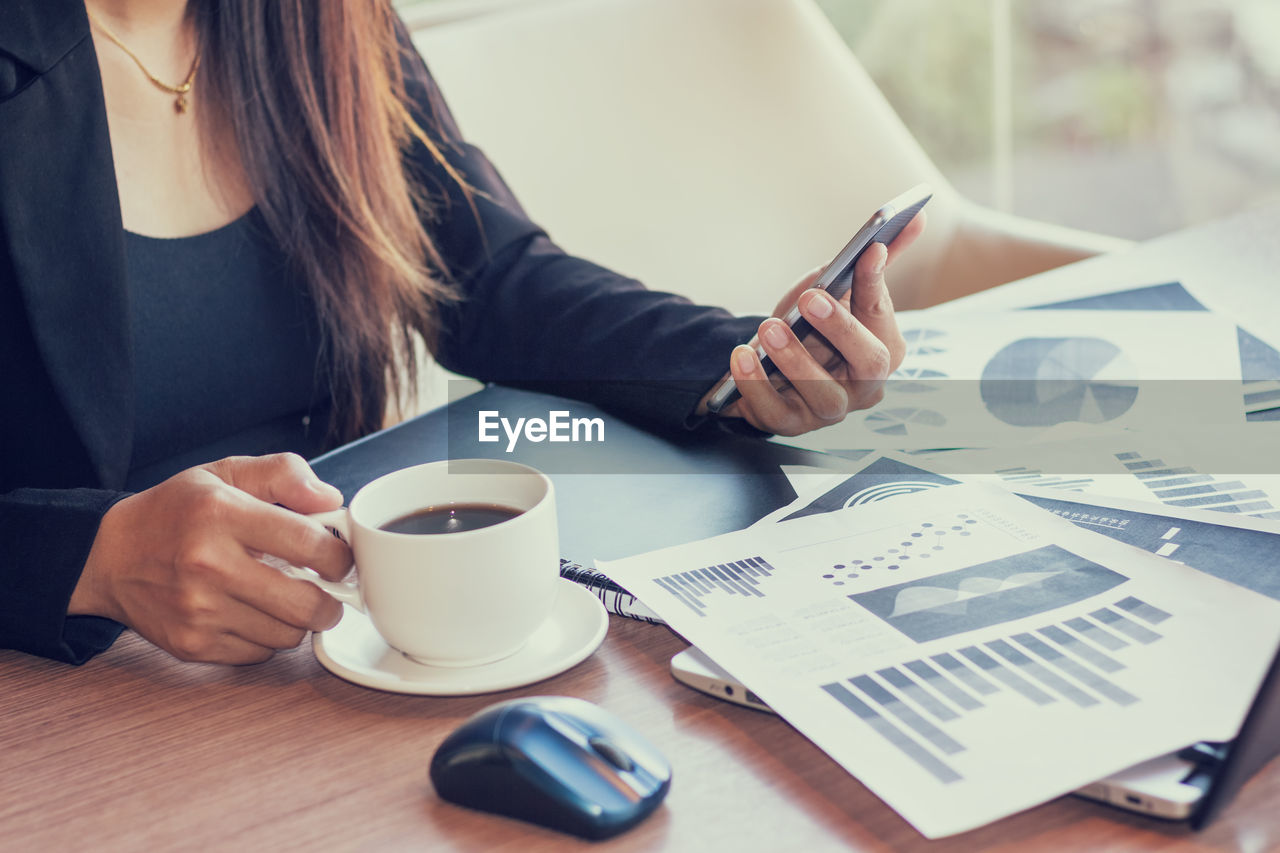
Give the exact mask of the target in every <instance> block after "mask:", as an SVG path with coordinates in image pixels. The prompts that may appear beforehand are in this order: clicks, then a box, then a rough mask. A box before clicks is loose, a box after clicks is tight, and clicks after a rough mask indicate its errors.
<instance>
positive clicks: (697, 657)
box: [671, 646, 773, 713]
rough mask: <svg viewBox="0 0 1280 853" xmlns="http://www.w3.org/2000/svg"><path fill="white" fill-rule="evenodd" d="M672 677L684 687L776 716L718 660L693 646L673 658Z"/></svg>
mask: <svg viewBox="0 0 1280 853" xmlns="http://www.w3.org/2000/svg"><path fill="white" fill-rule="evenodd" d="M671 675H672V676H673V677H674V678H675V680H676V681H679V682H680V683H681V684H684V685H687V686H689V687H692V688H693V689H694V690H697V691H698V692H700V693H706V694H707V695H708V696H714V697H715V698H717V699H724V700H726V701H728V702H733V703H734V704H735V705H743V706H745V707H747V708H755V709H756V710H757V711H768V712H769V713H773V709H772V708H770V707H769V706H768V705H766V704H765V703H764V702H762V701H761V699H760V697H759V696H757V695H756V694H754V693H752V692H751V691H750V690H748V689H747V688H746V687H744V686H743V685H742V683H741V682H739V681H738V680H737V679H735V678H734V677H733V676H732V675H730V674H729V673H727V672H725V671H724V670H723V669H721V668H720V667H719V666H717V665H716V662H715V661H713V660H712V659H711V658H709V657H707V656H706V655H705V654H703V653H702V651H701V650H700V649H698V648H697V647H696V646H690V647H689V648H687V649H685V650H684V651H682V652H680V653H679V654H677V655H676V656H675V657H673V658H672V659H671Z"/></svg>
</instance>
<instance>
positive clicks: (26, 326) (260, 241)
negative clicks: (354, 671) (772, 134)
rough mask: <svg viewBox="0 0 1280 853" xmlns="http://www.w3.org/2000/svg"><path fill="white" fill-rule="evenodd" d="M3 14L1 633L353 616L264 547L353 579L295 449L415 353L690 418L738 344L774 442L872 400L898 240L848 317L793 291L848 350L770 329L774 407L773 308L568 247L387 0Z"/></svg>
mask: <svg viewBox="0 0 1280 853" xmlns="http://www.w3.org/2000/svg"><path fill="white" fill-rule="evenodd" d="M5 16H6V18H5V21H4V25H3V27H0V364H3V365H5V369H4V372H3V374H2V375H0V393H2V394H3V399H4V401H5V403H4V405H5V414H4V418H3V423H2V425H0V455H2V459H3V466H2V467H0V582H2V583H3V584H4V587H5V589H6V596H5V599H4V604H3V605H0V606H2V607H3V608H4V610H3V616H2V617H0V644H2V645H5V646H7V647H10V648H17V649H22V650H24V651H28V652H31V653H34V654H40V655H45V656H49V657H54V658H58V659H61V660H67V661H72V662H80V661H83V660H85V659H87V658H88V657H89V656H91V655H92V654H94V653H96V652H98V651H101V650H102V649H104V648H106V647H107V646H108V645H110V643H111V642H112V641H113V640H114V638H115V636H116V635H117V634H118V633H119V631H120V629H121V626H128V627H131V628H133V629H134V630H136V631H138V632H139V633H140V634H142V635H143V636H144V637H146V638H147V639H149V640H150V641H152V642H154V643H156V644H157V645H159V646H161V647H162V648H164V649H166V650H168V651H170V652H171V653H173V654H175V655H177V656H178V657H181V658H183V659H187V660H205V661H219V662H226V663H247V662H253V661H260V660H264V659H266V658H267V657H269V656H270V655H271V654H272V653H273V652H274V650H277V649H285V648H291V647H293V646H296V645H297V644H298V643H299V642H300V641H301V640H302V638H303V637H304V636H305V633H306V631H308V630H324V629H326V628H329V627H331V626H332V625H334V624H335V623H336V622H337V620H338V618H339V616H340V608H339V606H338V605H337V604H336V603H335V602H334V601H333V600H332V599H330V598H329V597H328V596H326V595H325V594H324V593H321V592H320V591H319V590H318V589H316V588H315V587H314V586H313V585H311V584H308V583H305V582H302V581H298V580H293V579H290V578H287V577H285V576H283V575H282V574H280V573H278V572H275V571H274V570H272V569H269V568H267V567H266V566H264V565H263V564H262V563H260V562H259V561H258V560H256V559H255V555H256V554H258V553H271V554H275V555H277V556H279V557H282V558H284V559H287V560H290V561H292V562H294V563H296V564H299V565H307V566H311V567H313V568H315V569H316V571H318V572H319V573H320V574H321V575H324V576H325V577H329V578H338V577H340V576H341V575H342V574H344V573H345V571H346V570H347V568H348V566H349V563H350V554H349V552H348V551H347V549H346V547H345V546H344V545H343V544H342V543H340V542H338V541H337V540H335V539H334V538H333V537H331V536H329V535H327V534H326V533H325V532H324V531H323V530H322V529H321V528H320V527H319V526H318V525H316V524H315V523H314V522H312V521H310V520H308V519H306V518H304V517H303V515H302V513H310V512H317V511H321V510H326V509H332V508H335V507H337V506H339V505H340V502H341V496H340V495H339V494H338V493H337V491H336V490H334V489H333V488H331V487H329V486H327V485H325V484H324V483H321V482H319V480H318V479H317V478H316V477H315V476H314V475H313V474H312V472H311V470H310V468H309V467H308V466H307V465H306V463H305V462H303V461H302V457H304V456H310V455H314V454H315V453H318V452H320V451H321V450H323V449H325V448H327V447H329V446H332V445H333V444H336V443H338V442H340V441H343V440H347V439H350V438H353V437H356V436H358V435H360V434H363V433H366V432H368V431H370V430H372V429H375V428H377V427H378V426H380V425H381V423H382V419H383V414H384V411H385V410H386V408H387V407H388V404H389V403H394V402H396V401H397V400H398V395H397V394H396V393H395V392H394V389H399V388H403V387H408V386H411V385H412V380H413V369H414V363H415V360H414V358H413V353H414V349H415V346H416V345H417V342H419V341H421V342H424V343H425V344H426V346H427V347H428V348H429V349H430V351H431V352H432V354H433V355H434V356H435V358H436V359H437V360H439V361H440V362H441V363H442V364H444V365H445V366H446V367H449V368H451V369H453V370H456V371H459V372H462V373H466V374H469V375H472V376H476V377H478V378H481V379H484V380H494V381H501V382H506V383H509V384H514V385H519V386H523V387H529V388H536V389H542V390H547V391H552V392H555V391H560V392H561V393H571V391H572V389H582V388H589V389H590V391H589V394H588V396H590V398H591V400H592V402H595V403H597V404H599V405H601V406H604V407H606V408H609V409H611V410H612V411H615V412H618V413H620V414H623V415H626V416H628V417H631V418H633V419H640V420H645V421H647V422H650V423H652V424H655V425H667V426H676V425H681V424H683V425H685V426H689V427H692V426H696V425H697V424H698V422H699V421H701V420H703V419H704V412H705V408H704V407H703V405H702V401H701V398H702V396H703V395H704V394H705V393H706V391H707V389H708V388H709V386H710V385H711V384H712V383H713V382H714V380H715V379H717V378H718V376H719V375H720V374H721V373H723V371H724V370H725V367H726V365H725V362H726V354H729V353H730V352H732V356H731V358H729V359H728V362H729V367H730V369H731V370H732V371H733V374H734V376H735V378H736V379H737V381H738V383H739V385H740V386H741V387H742V389H743V398H742V399H741V400H739V401H738V402H737V403H735V404H734V406H733V407H731V408H730V409H729V410H727V411H726V413H725V414H724V416H723V417H725V418H733V419H739V421H740V422H744V423H746V424H748V425H750V426H751V427H754V428H756V429H759V430H764V431H770V432H780V433H786V434H795V433H798V432H803V431H805V430H808V429H813V428H815V427H818V426H821V425H825V424H828V423H832V422H834V421H836V420H839V419H840V418H841V417H843V415H844V414H845V412H846V411H848V410H850V409H853V408H857V407H865V406H868V405H872V404H874V402H875V401H876V399H877V395H878V390H877V388H878V385H879V382H880V381H881V380H883V378H884V377H885V376H886V375H887V374H888V373H889V372H891V371H892V370H893V369H894V368H895V367H896V365H897V364H898V362H899V361H900V360H901V356H902V351H903V344H902V339H901V336H900V335H899V334H898V330H897V326H896V324H895V322H894V319H893V310H892V305H891V303H890V301H889V297H888V293H887V290H886V289H885V285H884V280H883V276H882V270H883V267H884V264H885V263H886V261H887V256H888V253H886V252H885V251H884V250H883V249H882V248H880V249H878V250H877V251H873V252H869V253H868V254H867V256H866V257H865V258H864V260H863V262H862V264H861V266H860V267H859V272H858V282H857V284H856V286H855V290H854V302H853V304H854V306H855V308H854V310H853V312H852V313H850V310H849V305H848V304H847V301H846V304H838V303H835V302H833V301H832V300H831V299H830V298H829V297H827V296H826V295H825V294H823V293H819V292H816V291H815V292H811V293H807V294H805V295H804V296H803V297H801V300H800V302H801V307H802V310H803V311H804V313H805V315H806V317H807V318H808V319H809V320H810V322H811V323H813V325H814V326H815V327H816V328H818V329H819V330H820V331H821V332H823V334H824V335H825V336H826V337H827V339H828V340H829V341H830V342H831V344H832V346H833V347H834V351H832V350H825V349H824V350H815V351H814V352H812V353H810V352H808V351H807V350H806V349H805V347H804V346H803V345H801V344H800V343H799V342H798V341H796V340H795V338H794V336H792V335H791V333H790V331H789V330H788V329H787V328H786V326H785V325H783V324H781V323H780V322H779V321H777V320H768V321H765V323H764V324H762V325H759V327H758V328H759V332H760V334H761V340H762V341H763V344H764V347H765V349H766V350H767V351H768V352H769V353H770V355H771V356H772V357H773V358H774V359H775V361H777V363H778V364H779V365H780V367H781V368H782V370H783V372H784V373H785V374H786V376H787V377H788V378H789V379H790V380H791V382H792V387H791V388H790V389H788V390H786V391H784V392H782V393H778V392H777V391H775V390H774V389H773V388H772V387H771V386H770V385H769V383H768V382H766V381H763V375H762V373H761V370H760V365H759V362H758V361H757V359H756V357H755V355H754V353H753V352H752V350H751V349H750V348H748V347H742V346H738V347H737V348H735V345H738V344H740V343H741V342H742V341H744V340H746V339H747V338H749V337H750V336H751V334H752V333H753V332H755V331H756V330H757V322H756V321H754V320H742V319H735V318H732V317H730V316H729V315H728V314H726V313H724V312H722V311H719V310H717V309H711V308H703V307H697V306H693V305H691V304H690V303H688V302H687V301H686V300H683V299H681V298H678V297H675V296H671V295H668V294H660V293H654V292H650V291H647V290H645V289H644V288H643V287H641V286H640V285H639V284H638V283H636V282H634V281H631V280H628V279H625V278H622V277H620V276H618V275H616V274H613V273H611V272H609V271H607V270H604V269H601V268H600V267H597V266H595V265H593V264H590V263H588V262H586V261H583V260H580V259H576V258H573V257H570V256H568V255H566V254H565V253H564V252H563V251H561V250H560V249H559V248H558V247H556V246H555V245H554V244H552V243H551V242H550V240H549V239H548V238H547V236H546V235H545V234H544V233H543V232H542V231H541V230H540V229H539V228H538V227H537V226H536V225H535V224H533V223H532V222H530V221H529V219H528V218H527V217H526V216H525V215H524V213H523V211H522V210H521V209H520V206H519V204H518V203H517V202H516V200H515V199H514V198H513V197H512V196H511V194H510V192H509V190H508V189H507V188H506V186H505V185H504V184H503V183H502V181H501V179H500V178H499V176H498V175H497V173H496V172H495V171H494V170H493V168H492V166H491V165H490V164H489V163H488V162H487V160H485V158H484V156H483V154H481V153H480V152H479V151H478V150H476V149H475V148H473V147H471V146H469V145H467V144H466V143H465V142H464V141H463V140H462V139H461V137H460V135H459V134H458V131H457V128H456V127H455V125H454V123H453V121H452V118H451V117H450V115H449V113H448V110H447V109H446V107H445V105H444V103H443V101H442V99H441V97H440V95H439V92H438V91H437V90H436V87H435V84H434V82H433V81H432V79H431V77H430V74H429V73H428V71H427V69H426V68H425V66H424V65H423V64H422V62H421V60H420V59H419V58H418V57H417V56H416V54H414V53H413V51H412V49H411V47H410V45H409V43H408V40H407V37H406V36H405V34H404V32H403V29H402V27H400V26H399V24H398V22H397V20H396V19H395V17H394V14H393V13H392V11H391V10H390V8H389V2H388V0H348V2H343V3H313V2H311V0H272V2H264V0H10V2H9V3H8V4H7V8H6V11H5ZM920 225H921V224H920V223H918V224H917V225H916V226H915V227H913V228H912V229H909V232H910V233H907V234H904V236H903V237H902V238H899V240H898V241H897V243H896V244H895V247H894V250H895V252H896V251H898V250H900V249H901V248H902V247H904V246H905V245H906V244H908V243H909V242H910V240H911V239H912V238H913V237H914V235H915V234H916V233H918V231H919V228H920ZM808 280H811V279H807V280H806V282H807V281H808ZM806 282H801V284H800V285H798V286H797V289H796V290H794V291H793V292H792V294H791V295H790V297H789V299H784V303H788V304H789V300H790V299H794V298H795V296H796V295H797V294H798V293H799V292H800V290H801V289H802V288H803V285H804V284H805V283H806ZM565 329H571V330H572V334H564V330H565ZM796 389H799V390H796ZM282 451H290V452H288V453H284V452H282Z"/></svg>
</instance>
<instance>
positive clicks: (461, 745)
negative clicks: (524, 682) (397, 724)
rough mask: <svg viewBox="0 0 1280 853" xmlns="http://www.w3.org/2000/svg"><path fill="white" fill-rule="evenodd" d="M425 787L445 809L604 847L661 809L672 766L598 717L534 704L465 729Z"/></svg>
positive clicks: (446, 746) (517, 703)
mask: <svg viewBox="0 0 1280 853" xmlns="http://www.w3.org/2000/svg"><path fill="white" fill-rule="evenodd" d="M431 782H432V784H434V785H435V788H436V792H437V793H438V794H439V795H440V796H441V797H443V798H444V799H446V800H448V801H449V802H452V803H457V804H458V805H462V806H468V807H470V808H473V809H480V810H482V811H487V812H495V813H497V814H501V815H506V816H508V817H514V818H518V819H520V820H526V821H530V822H531V823H537V824H541V825H543V826H548V827H551V828H552V829H558V830H560V831H562V832H569V833H572V834H574V835H578V836H581V837H583V838H589V839H600V838H609V837H610V836H613V835H617V834H618V833H620V832H624V831H625V830H627V829H630V828H631V827H633V826H635V825H636V824H637V823H639V822H640V821H642V820H644V819H645V818H646V817H648V815H649V814H650V813H651V812H652V811H653V810H654V809H655V808H657V807H658V804H659V803H661V802H662V799H663V797H665V796H666V795H667V790H668V789H669V788H670V787H671V765H670V764H668V763H667V760H666V759H665V758H664V757H663V756H662V753H660V752H659V751H658V750H657V748H656V747H654V746H653V745H652V744H651V743H649V741H648V740H646V739H645V738H644V737H643V736H642V735H640V734H639V733H638V732H636V731H635V730H634V729H632V728H631V727H630V726H628V725H627V724H626V723H623V722H622V721H621V720H619V719H618V718H617V717H615V716H614V715H613V714H610V713H609V712H607V711H605V710H604V709H602V708H599V707H597V706H595V705H592V704H591V703H590V702H585V701H583V700H582V699H574V698H571V697H568V696H533V697H528V698H524V699H514V700H511V701H509V702H500V703H498V704H496V705H490V706H489V707H488V708H485V709H484V710H483V711H480V712H479V713H478V714H475V715H474V716H472V717H471V718H469V719H468V720H466V721H465V722H464V723H462V725H460V726H459V727H458V728H457V729H456V730H454V732H453V733H452V734H450V735H449V736H448V737H447V738H445V740H444V742H443V743H441V744H440V747H439V748H438V749H437V750H436V753H435V755H434V756H433V757H432V759H431Z"/></svg>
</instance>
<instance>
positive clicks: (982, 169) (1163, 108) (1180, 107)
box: [397, 0, 1280, 239]
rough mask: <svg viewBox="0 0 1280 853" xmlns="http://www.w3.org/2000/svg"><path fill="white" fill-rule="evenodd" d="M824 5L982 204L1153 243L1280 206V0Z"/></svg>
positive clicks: (479, 0)
mask: <svg viewBox="0 0 1280 853" xmlns="http://www.w3.org/2000/svg"><path fill="white" fill-rule="evenodd" d="M538 2H544V0H397V5H398V6H399V7H400V9H401V10H402V12H403V13H404V14H405V15H406V17H407V18H408V19H409V20H410V22H411V23H416V24H420V25H429V24H430V23H433V22H435V21H438V20H448V19H451V18H454V17H458V16H465V15H468V14H472V13H475V12H483V11H490V10H492V9H494V8H497V7H502V6H507V5H514V4H526V3H527V4H533V3H538ZM815 2H817V4H818V5H819V6H820V7H821V8H822V10H823V11H824V12H825V13H826V14H827V16H828V17H829V18H830V19H831V21H832V23H833V25H834V26H835V27H836V29H837V30H838V31H839V32H840V33H841V34H842V35H843V36H844V38H845V40H846V42H847V43H848V44H849V45H850V47H851V48H852V49H853V51H854V53H855V54H856V55H857V56H858V58H859V59H860V60H861V62H862V63H863V65H864V66H865V67H866V68H867V70H868V72H869V73H870V74H871V76H872V78H873V79H874V80H875V81H876V83H877V84H878V85H879V87H880V88H881V90H882V91H883V92H884V93H885V95H886V97H887V98H888V99H889V102H890V103H891V104H893V106H894V108H895V109H896V110H897V111H898V114H899V115H900V116H901V117H902V118H903V120H904V122H905V123H906V124H907V126H908V127H909V128H910V129H911V131H912V132H913V133H914V134H915V136H916V138H917V139H919V140H920V143H921V145H922V146H923V147H924V149H925V150H926V151H927V152H928V153H929V155H930V156H931V157H932V158H933V159H934V161H935V162H936V163H937V164H938V166H939V167H940V168H941V170H942V172H943V174H945V175H946V176H947V177H948V178H949V179H950V180H951V181H952V183H954V184H955V186H956V187H957V189H959V190H960V191H961V192H962V193H964V194H965V195H966V196H968V197H969V198H972V199H973V200H975V201H978V202H980V203H983V204H986V205H989V206H991V207H995V208H997V209H1000V210H1004V211H1007V212H1010V213H1014V214H1018V215H1021V216H1026V217H1029V218H1033V219H1041V220H1045V221H1048V222H1054V223H1058V224H1062V225H1070V226H1074V227H1077V228H1083V229H1086V230H1091V231H1099V232H1103V233H1107V234H1112V235H1115V236H1120V237H1129V238H1134V239H1143V238H1147V237H1151V236H1155V235H1158V234H1162V233H1166V232H1168V231H1172V230H1176V229H1178V228H1181V227H1183V226H1186V225H1190V224H1194V223H1196V222H1201V221H1205V220H1209V219H1214V218H1217V217H1220V216H1224V215H1227V214H1230V213H1233V212H1235V211H1237V210H1240V209H1242V208H1244V207H1248V206H1250V205H1252V204H1256V203H1261V202H1264V201H1267V200H1271V199H1280V48H1277V45H1280V2H1277V0H1072V2H1069V3H1064V2H1062V0H815Z"/></svg>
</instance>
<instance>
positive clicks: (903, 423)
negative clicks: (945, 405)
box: [864, 408, 947, 435]
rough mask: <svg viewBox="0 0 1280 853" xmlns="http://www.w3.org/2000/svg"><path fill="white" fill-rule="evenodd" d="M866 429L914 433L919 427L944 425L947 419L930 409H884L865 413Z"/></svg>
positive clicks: (882, 432)
mask: <svg viewBox="0 0 1280 853" xmlns="http://www.w3.org/2000/svg"><path fill="white" fill-rule="evenodd" d="M864 423H865V424H866V425H867V429H869V430H871V431H872V432H878V433H880V434H881V435H909V434H910V435H914V434H916V433H918V432H920V429H919V428H920V427H931V428H935V429H936V428H937V427H940V426H945V425H946V423H947V419H946V418H944V417H943V416H942V414H941V413H939V412H935V411H933V410H931V409H910V408H902V409H884V410H880V411H875V412H872V413H871V414H869V415H867V419H866V420H865V421H864Z"/></svg>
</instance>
